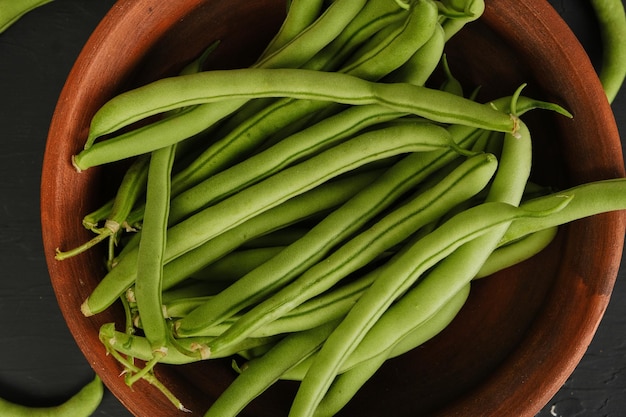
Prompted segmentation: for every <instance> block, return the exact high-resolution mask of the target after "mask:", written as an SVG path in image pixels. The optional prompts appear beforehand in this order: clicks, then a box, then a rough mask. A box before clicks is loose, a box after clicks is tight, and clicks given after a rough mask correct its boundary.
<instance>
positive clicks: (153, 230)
mask: <svg viewBox="0 0 626 417" xmlns="http://www.w3.org/2000/svg"><path fill="white" fill-rule="evenodd" d="M175 154H176V146H171V147H168V148H162V149H159V150H157V151H155V152H154V153H153V154H152V156H151V158H150V167H149V171H148V184H147V190H146V213H145V216H144V223H143V229H142V231H141V241H140V242H139V248H138V253H137V278H136V280H135V297H136V300H137V309H138V310H139V311H140V314H141V315H142V317H143V320H142V322H143V329H144V333H145V335H146V338H147V339H148V340H149V341H150V343H151V344H152V348H153V350H154V351H155V354H157V352H158V354H159V355H167V351H165V350H164V349H165V345H166V343H167V338H168V334H169V329H168V326H167V324H166V322H165V318H164V317H163V312H162V308H161V306H162V304H163V303H162V302H161V294H162V282H163V257H164V253H165V247H166V240H167V238H166V235H167V219H168V214H169V201H170V180H171V170H172V165H173V163H174V156H175Z"/></svg>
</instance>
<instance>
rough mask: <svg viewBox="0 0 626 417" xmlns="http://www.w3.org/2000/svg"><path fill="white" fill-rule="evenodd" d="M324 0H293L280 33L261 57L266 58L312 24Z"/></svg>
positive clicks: (320, 10)
mask: <svg viewBox="0 0 626 417" xmlns="http://www.w3.org/2000/svg"><path fill="white" fill-rule="evenodd" d="M323 5H324V1H323V0H292V2H291V4H290V5H289V10H288V12H287V16H286V17H285V20H284V21H283V24H282V25H281V27H280V29H279V31H278V33H277V34H276V35H275V36H274V37H273V38H272V40H271V41H270V43H269V44H268V45H267V46H266V47H265V50H264V51H263V53H262V54H261V57H260V58H259V59H264V58H265V57H267V56H268V55H270V54H272V53H274V52H275V51H276V50H278V49H280V48H282V47H283V46H284V45H285V44H286V43H288V42H290V41H291V40H292V39H293V38H295V37H296V36H297V35H298V34H299V33H301V32H302V31H303V30H304V29H305V28H306V27H308V26H309V25H310V24H312V23H313V22H314V21H315V19H317V18H318V17H319V15H320V13H321V12H322V8H323Z"/></svg>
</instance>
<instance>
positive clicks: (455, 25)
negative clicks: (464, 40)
mask: <svg viewBox="0 0 626 417" xmlns="http://www.w3.org/2000/svg"><path fill="white" fill-rule="evenodd" d="M439 6H440V7H439V12H440V13H441V14H442V15H443V16H445V17H446V18H445V19H443V22H442V26H443V29H444V31H445V32H446V41H448V40H450V38H452V37H453V36H454V35H456V34H457V33H458V32H459V31H460V30H461V29H462V28H463V27H465V25H466V24H468V23H470V22H473V21H475V20H477V19H478V18H479V17H480V16H482V14H483V12H484V11H485V2H484V0H443V1H440V2H439Z"/></svg>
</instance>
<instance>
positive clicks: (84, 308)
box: [80, 299, 93, 317]
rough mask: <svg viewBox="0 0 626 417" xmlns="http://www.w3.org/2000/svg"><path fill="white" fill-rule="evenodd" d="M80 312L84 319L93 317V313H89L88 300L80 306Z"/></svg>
mask: <svg viewBox="0 0 626 417" xmlns="http://www.w3.org/2000/svg"><path fill="white" fill-rule="evenodd" d="M80 312H81V313H83V316H85V317H91V316H93V312H92V311H91V308H90V307H89V299H87V300H85V301H84V302H83V303H82V304H81V305H80Z"/></svg>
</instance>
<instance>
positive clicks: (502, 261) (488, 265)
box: [474, 226, 558, 279]
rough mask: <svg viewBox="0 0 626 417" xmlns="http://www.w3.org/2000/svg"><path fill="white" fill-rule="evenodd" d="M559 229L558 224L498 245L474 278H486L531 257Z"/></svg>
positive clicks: (550, 239)
mask: <svg viewBox="0 0 626 417" xmlns="http://www.w3.org/2000/svg"><path fill="white" fill-rule="evenodd" d="M557 230H558V228H557V227H556V226H554V227H550V228H547V229H545V230H539V231H537V232H534V233H532V234H530V235H528V236H524V237H522V238H520V239H518V240H516V241H515V242H511V243H509V244H508V245H505V246H500V247H498V248H497V249H496V250H494V251H493V253H492V254H491V255H489V257H488V258H487V260H486V261H485V263H484V265H483V266H482V267H481V268H480V271H478V273H477V274H476V277H475V278H474V279H477V278H484V277H486V276H489V275H492V274H494V273H496V272H498V271H501V270H503V269H505V268H508V267H510V266H513V265H516V264H518V263H520V262H522V261H525V260H527V259H530V258H531V257H532V256H534V255H536V254H538V253H539V252H541V251H542V250H543V249H545V248H546V246H548V245H549V244H550V242H552V240H553V239H554V237H555V236H556V233H557Z"/></svg>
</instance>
